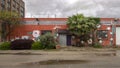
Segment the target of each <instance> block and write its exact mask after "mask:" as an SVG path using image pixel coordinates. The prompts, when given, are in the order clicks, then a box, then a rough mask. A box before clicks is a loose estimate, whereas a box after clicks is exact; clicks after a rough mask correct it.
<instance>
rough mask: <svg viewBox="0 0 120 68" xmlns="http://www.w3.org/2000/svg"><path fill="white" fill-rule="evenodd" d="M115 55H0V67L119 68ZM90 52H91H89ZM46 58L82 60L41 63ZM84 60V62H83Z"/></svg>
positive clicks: (117, 57) (117, 58) (119, 64)
mask: <svg viewBox="0 0 120 68" xmlns="http://www.w3.org/2000/svg"><path fill="white" fill-rule="evenodd" d="M119 52H120V51H117V55H112V56H110V55H103V56H102V55H91V54H89V55H84V54H74V52H71V54H70V52H69V54H68V53H67V52H65V54H64V51H63V54H59V53H55V54H45V55H12V54H1V55H0V68H120V56H119ZM90 53H91V52H90ZM47 60H58V61H59V60H82V61H79V62H77V61H76V62H75V61H74V62H64V63H63V62H62V63H61V62H59V63H60V64H58V63H57V62H56V63H52V62H50V63H48V64H41V63H40V62H42V61H47ZM84 61H85V62H84Z"/></svg>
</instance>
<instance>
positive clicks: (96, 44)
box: [93, 43, 102, 48]
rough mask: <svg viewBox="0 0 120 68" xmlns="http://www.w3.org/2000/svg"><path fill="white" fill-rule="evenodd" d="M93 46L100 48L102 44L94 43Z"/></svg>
mask: <svg viewBox="0 0 120 68" xmlns="http://www.w3.org/2000/svg"><path fill="white" fill-rule="evenodd" d="M93 47H94V48H102V45H101V44H100V43H95V44H94V45H93Z"/></svg>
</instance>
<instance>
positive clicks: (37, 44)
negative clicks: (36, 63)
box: [31, 41, 44, 50]
mask: <svg viewBox="0 0 120 68" xmlns="http://www.w3.org/2000/svg"><path fill="white" fill-rule="evenodd" d="M31 49H32V50H41V49H44V46H43V45H41V43H40V41H39V42H38V41H37V42H34V43H33V44H32V47H31Z"/></svg>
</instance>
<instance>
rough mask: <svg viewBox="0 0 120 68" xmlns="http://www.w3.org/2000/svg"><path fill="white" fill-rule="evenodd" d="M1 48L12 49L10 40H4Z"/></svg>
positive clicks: (0, 45)
mask: <svg viewBox="0 0 120 68" xmlns="http://www.w3.org/2000/svg"><path fill="white" fill-rule="evenodd" d="M0 50H10V42H3V43H1V44H0Z"/></svg>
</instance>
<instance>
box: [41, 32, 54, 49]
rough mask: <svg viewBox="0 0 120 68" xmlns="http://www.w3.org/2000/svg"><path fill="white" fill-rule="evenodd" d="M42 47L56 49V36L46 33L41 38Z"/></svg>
mask: <svg viewBox="0 0 120 68" xmlns="http://www.w3.org/2000/svg"><path fill="white" fill-rule="evenodd" d="M40 42H41V45H42V46H43V49H54V48H55V46H56V42H55V39H54V36H53V35H52V34H51V33H46V34H45V35H42V36H41V37H40Z"/></svg>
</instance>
